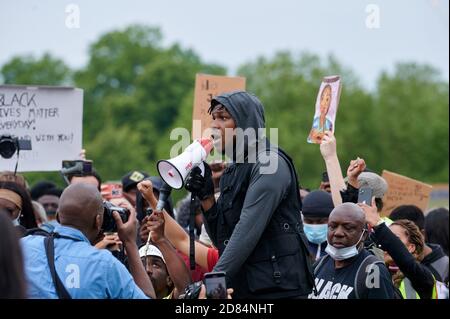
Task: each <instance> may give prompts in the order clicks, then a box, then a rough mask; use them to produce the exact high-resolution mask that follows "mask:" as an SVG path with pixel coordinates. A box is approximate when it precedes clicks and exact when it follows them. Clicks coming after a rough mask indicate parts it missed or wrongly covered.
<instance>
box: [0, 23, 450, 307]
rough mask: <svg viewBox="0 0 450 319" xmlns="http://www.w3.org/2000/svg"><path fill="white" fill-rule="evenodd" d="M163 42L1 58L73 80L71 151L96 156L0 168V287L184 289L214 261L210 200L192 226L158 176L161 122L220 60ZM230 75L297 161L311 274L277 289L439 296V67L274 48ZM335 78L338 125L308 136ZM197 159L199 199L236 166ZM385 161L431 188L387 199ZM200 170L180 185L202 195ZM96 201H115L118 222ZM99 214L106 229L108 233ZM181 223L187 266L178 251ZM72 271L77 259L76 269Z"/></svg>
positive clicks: (28, 78) (445, 239)
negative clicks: (76, 116) (205, 166)
mask: <svg viewBox="0 0 450 319" xmlns="http://www.w3.org/2000/svg"><path fill="white" fill-rule="evenodd" d="M163 43H164V41H163V36H162V33H161V31H160V30H159V29H157V28H152V27H147V26H143V25H132V26H129V27H127V28H125V29H121V30H116V31H111V32H108V33H105V34H103V35H102V36H101V37H100V38H99V39H97V40H96V41H94V42H93V43H92V44H91V46H90V49H89V61H88V63H87V65H86V66H85V67H83V68H80V69H71V68H69V67H68V66H67V65H66V64H65V62H64V61H63V60H61V59H58V58H57V57H54V56H52V55H51V54H44V55H42V56H16V57H14V58H12V59H11V60H10V61H8V62H6V63H5V64H4V65H3V66H1V68H0V76H1V79H2V82H3V84H14V85H21V84H23V85H31V84H32V85H52V86H64V85H68V86H73V87H77V88H81V89H83V91H84V101H83V105H84V107H83V121H82V124H83V125H82V127H83V131H82V132H83V134H82V137H83V143H82V145H83V148H84V150H83V151H82V150H81V149H80V154H79V157H78V158H70V159H69V158H68V160H86V159H88V160H92V163H93V171H92V172H90V173H83V172H78V173H74V174H68V175H67V176H66V177H67V181H68V182H69V185H67V184H66V183H65V181H64V180H63V179H62V178H61V175H60V173H59V172H52V173H49V172H25V173H17V174H15V173H14V172H11V171H10V170H9V169H8V170H7V169H4V168H1V167H0V228H1V229H0V237H1V240H0V268H1V269H2V271H1V272H0V298H105V299H109V298H112V299H114V298H147V297H150V298H157V299H167V298H174V299H176V298H180V297H181V298H183V297H184V298H188V297H189V296H186V295H188V293H187V290H186V288H188V291H192V290H195V288H193V287H195V285H193V284H194V283H196V282H199V281H201V280H203V275H204V274H205V273H207V272H211V271H213V270H214V267H215V266H216V264H220V266H221V267H222V263H221V261H220V259H221V257H222V256H223V254H225V253H226V248H225V247H222V248H221V247H217V246H216V245H215V244H214V243H215V239H216V237H215V236H209V235H208V233H209V231H208V230H210V228H209V227H208V225H207V224H206V222H205V220H204V217H203V214H204V212H205V210H204V206H202V205H203V204H204V203H203V199H204V198H206V197H204V198H200V200H199V198H197V199H196V200H195V203H194V205H195V218H194V219H195V220H194V221H193V222H191V221H190V204H191V200H190V198H191V197H190V193H189V192H188V191H187V190H184V189H183V190H180V191H173V192H172V194H171V195H170V197H169V198H168V200H167V201H166V202H165V204H164V209H163V210H157V209H156V205H157V202H158V198H159V196H160V195H161V191H162V188H163V181H162V180H161V178H160V177H159V175H158V172H157V170H156V163H157V161H158V160H160V159H167V158H169V151H170V148H171V147H172V145H173V143H174V142H173V141H169V134H170V132H171V130H172V129H173V128H175V127H184V128H188V129H190V128H191V126H192V103H193V100H194V84H195V77H196V74H200V73H202V74H213V75H226V74H227V70H226V68H225V67H223V66H221V65H216V64H208V63H205V62H204V61H202V59H201V58H200V57H199V55H197V54H196V52H195V51H193V50H191V49H185V48H183V47H182V46H181V45H179V44H177V43H175V44H172V45H165V44H163ZM237 74H238V75H239V76H242V77H244V78H245V79H246V91H247V92H251V93H253V94H254V95H255V96H256V97H257V98H258V99H259V100H260V101H261V103H262V104H263V105H264V112H265V114H264V116H265V120H266V123H265V125H266V127H267V128H269V127H273V128H278V145H279V146H280V147H281V148H282V149H283V150H284V151H285V152H286V153H287V154H288V155H289V156H290V157H291V158H292V163H293V164H294V165H293V167H294V168H295V170H296V172H297V177H298V183H299V185H298V188H297V192H298V194H299V197H301V201H299V203H301V204H300V207H299V208H300V209H298V211H297V212H296V213H298V214H296V215H295V218H297V219H298V221H299V223H300V225H301V224H302V225H303V226H302V227H301V228H302V230H301V233H302V234H304V235H305V236H304V238H306V240H307V242H306V246H307V249H308V250H307V252H305V255H307V258H308V261H307V264H308V265H309V266H308V267H306V266H305V267H304V269H303V268H302V269H301V270H298V272H299V273H302V274H301V275H299V277H300V278H304V277H302V276H303V275H304V274H307V275H308V274H310V275H311V276H312V282H311V283H310V284H308V285H309V286H308V285H306V284H305V287H306V286H308V287H309V288H304V289H305V290H304V291H307V293H306V294H303V295H302V294H300V293H299V295H295V294H293V295H289V294H286V295H285V296H287V297H303V298H310V299H316V298H318V299H336V298H342V299H440V298H442V299H448V285H449V278H448V272H449V259H448V245H449V229H448V225H449V222H448V219H449V211H448V115H449V114H448V110H449V108H448V94H449V91H448V83H447V82H446V81H445V80H443V78H442V76H441V75H440V73H439V72H438V71H437V70H436V69H434V68H433V67H431V66H429V65H426V64H418V63H399V64H397V65H396V66H395V68H394V69H393V70H391V71H389V72H388V71H381V72H380V75H379V78H378V81H377V84H376V86H375V87H374V88H373V90H367V89H365V88H364V87H362V86H361V85H360V84H359V80H358V77H357V76H356V75H355V74H354V73H353V72H352V69H351V67H349V66H345V65H342V64H341V63H340V62H339V61H338V60H337V59H336V58H335V57H333V56H329V57H327V58H325V59H323V58H320V57H319V56H317V55H314V54H311V53H301V54H297V53H292V52H288V51H284V52H277V53H276V54H274V55H273V56H270V57H266V56H261V57H259V58H257V59H255V60H254V61H251V62H248V63H246V64H243V65H242V66H241V67H240V68H239V69H238V71H237ZM332 74H339V75H340V77H341V79H342V82H343V87H342V94H341V96H340V105H339V109H338V112H337V116H336V121H335V133H334V134H333V132H327V133H326V134H325V136H324V137H323V139H322V141H321V143H320V145H315V144H308V143H306V140H307V137H308V134H309V129H310V128H311V120H312V118H313V116H314V108H313V105H315V101H316V98H317V91H318V88H319V84H320V82H321V80H322V78H323V77H324V76H326V75H332ZM218 101H219V100H218ZM225 108H226V109H227V106H226V105H225ZM214 110H215V109H214V105H213V107H212V111H214ZM228 111H229V110H228ZM230 114H231V112H230ZM1 134H6V133H5V130H2V131H1ZM209 164H210V170H212V172H210V173H211V176H210V177H208V176H205V178H207V177H208V178H210V182H211V183H213V184H211V185H213V186H211V187H212V188H210V189H208V191H209V193H208V194H206V195H212V194H213V195H215V198H216V199H217V198H219V196H221V194H220V193H221V188H220V187H219V180H220V178H221V176H222V174H223V172H224V171H226V170H227V168H228V167H230V166H231V165H232V163H231V162H230V161H224V162H220V163H218V162H214V163H213V162H210V163H209ZM19 165H20V163H19ZM291 169H293V168H291ZM383 170H385V171H388V173H383ZM19 171H20V167H19ZM324 172H327V174H324ZM389 172H395V173H396V174H400V175H401V176H406V177H409V178H411V179H413V180H414V181H413V183H414V182H417V183H419V182H418V181H420V183H419V184H429V185H433V186H434V187H433V189H431V192H427V193H423V194H422V193H420V194H413V195H412V196H411V197H407V196H405V198H407V199H408V198H410V199H411V201H410V202H404V203H402V204H401V205H398V204H397V205H395V207H393V208H392V209H390V211H386V207H388V206H386V205H388V204H392V197H389V190H390V186H391V185H390V184H389V179H388V178H389V176H390V175H389ZM386 174H387V175H386ZM190 176H191V177H192V174H191V175H190ZM192 178H194V177H192ZM208 182H209V181H206V186H205V184H202V185H200V186H199V187H198V188H195V187H193V188H191V189H190V190H193V189H196V192H197V193H196V195H197V194H203V195H204V194H205V189H207V187H208V186H207V184H208ZM292 183H293V182H292ZM294 184H295V183H294ZM294 184H290V185H294ZM392 185H393V184H392ZM414 185H416V184H414ZM276 186H277V185H276V184H275V185H273V187H275V188H276ZM250 187H251V186H250ZM280 187H281V186H280ZM295 187H297V186H295ZM362 187H367V188H370V189H371V190H372V192H373V193H372V195H373V197H374V200H373V201H372V199H371V201H370V202H366V205H364V204H358V203H357V202H358V194H359V190H360V189H361V188H362ZM391 187H392V188H391V189H393V187H394V186H391ZM405 187H406V186H405ZM211 190H213V192H212V193H211ZM250 190H251V188H249V191H250ZM222 191H223V189H222ZM442 192H443V193H444V195H443V196H442ZM225 196H226V195H225ZM198 197H200V196H198ZM418 197H421V200H423V198H426V206H425V207H417V202H416V199H417V198H418ZM103 200H106V201H109V202H111V203H112V204H113V205H115V206H117V207H122V208H124V212H125V213H124V214H126V215H127V218H126V219H125V221H126V222H122V219H121V217H120V215H119V214H116V213H112V211H108V210H107V209H105V208H104V204H103ZM389 207H391V206H389ZM149 208H151V209H152V210H153V213H152V212H151V211H149ZM383 208H384V210H383ZM107 215H108V216H107ZM108 218H109V221H110V222H111V223H112V224H115V227H110V229H105V227H106V226H105V223H104V220H107V219H108ZM241 218H242V217H241ZM237 223H239V221H238V222H237ZM285 225H286V224H285ZM192 227H194V228H195V231H194V235H195V240H196V243H195V247H196V249H195V262H196V267H195V269H190V263H189V247H190V243H189V235H190V234H189V229H190V228H191V229H192ZM210 227H211V226H210ZM52 232H56V233H57V234H58V235H51V234H52ZM212 233H213V234H214V230H212ZM211 237H212V238H211ZM148 242H149V243H150V245H147V243H148ZM327 242H328V244H327ZM333 242H334V246H333V245H331V244H332V243H333ZM255 244H256V243H255ZM225 246H226V244H225ZM224 249H225V252H224V251H223V250H224ZM49 251H53V253H54V255H55V256H54V257H56V258H55V259H54V260H55V262H54V264H53V266H52V265H51V263H49V260H50V259H51V257H48V252H49ZM296 253H297V252H286V254H287V255H289V254H294V255H295V254H296ZM50 256H51V255H50ZM295 256H297V255H295ZM282 257H285V256H282V254H280V255H279V256H278V255H277V256H276V258H280V259H282ZM286 258H287V257H286ZM296 262H297V261H296ZM267 263H268V264H270V262H269V261H267ZM274 264H276V263H274ZM363 266H364V267H363ZM368 266H374V267H377V271H375V273H376V276H377V277H376V279H375V281H374V282H376V284H374V286H370V285H368V284H367V282H368V281H367V280H368V279H367V278H368V276H371V274H372V273H371V272H370V271H369V272H367V271H365V269H366V267H368ZM223 267H226V265H225V266H223ZM246 267H247V266H246ZM264 267H265V266H264ZM274 267H276V266H274ZM219 268H220V267H219ZM281 268H282V269H281V271H277V270H275V271H274V278H268V279H267V278H266V279H264V280H267V281H270V282H271V281H272V280H274V282H277V280H279V279H278V278H277V276H278V275H279V276H281V282H282V283H283V276H285V273H289V275H293V276H294V277H295V276H296V269H284V268H283V267H281ZM80 269H83V270H86V271H85V272H83V273H82V274H81V276H80V273H79V271H80ZM361 269H362V270H361ZM239 271H241V270H239ZM242 271H243V270H242ZM246 271H247V272H248V273H249V274H250V273H251V270H246ZM55 273H56V276H55ZM280 273H281V274H280ZM58 277H59V278H60V279H58ZM369 279H370V278H369ZM248 280H249V281H250V277H249V279H248ZM231 282H233V281H231ZM227 283H230V281H229V280H227ZM302 284H303V283H300V284H299V286H301V285H302ZM249 286H251V285H249ZM302 287H303V286H302ZM227 288H232V289H236V288H237V291H234V292H233V291H228V295H229V296H231V298H233V295H236V294H237V296H238V298H239V296H240V294H241V288H240V287H230V286H228V287H227ZM286 289H287V290H289V289H291V288H286ZM295 289H298V291H300V289H299V288H295ZM295 289H294V288H292V290H295ZM199 290H201V291H200V295H198V294H197V295H195V298H202V297H204V294H205V291H204V287H201V289H200V287H199ZM250 290H251V287H250ZM269 292H270V291H269ZM246 293H247V292H246ZM264 293H267V291H265V292H264ZM67 294H68V295H67ZM259 294H260V292H256V293H255V295H254V296H253V297H255V298H257V297H258V296H259ZM242 295H244V294H242ZM265 296H267V295H265ZM269 296H271V295H270V294H269ZM273 296H276V297H277V298H278V297H280V298H282V297H283V295H282V294H280V295H276V294H274V295H273ZM245 297H246V298H248V297H250V298H251V297H252V295H251V294H250V295H245Z"/></svg>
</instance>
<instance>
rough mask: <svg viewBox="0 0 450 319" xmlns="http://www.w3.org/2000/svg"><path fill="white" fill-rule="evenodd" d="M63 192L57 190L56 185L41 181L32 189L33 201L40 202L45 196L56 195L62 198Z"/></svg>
mask: <svg viewBox="0 0 450 319" xmlns="http://www.w3.org/2000/svg"><path fill="white" fill-rule="evenodd" d="M61 193H62V190H61V189H59V188H57V186H56V184H55V183H53V182H50V181H40V182H37V183H36V184H34V185H33V187H32V188H31V192H30V194H31V199H32V200H38V199H39V198H40V197H42V196H44V195H55V196H57V197H61Z"/></svg>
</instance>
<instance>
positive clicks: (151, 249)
mask: <svg viewBox="0 0 450 319" xmlns="http://www.w3.org/2000/svg"><path fill="white" fill-rule="evenodd" d="M146 255H147V256H156V257H159V258H161V259H162V261H163V262H164V263H166V261H165V260H164V257H163V254H162V253H161V251H160V250H159V249H158V248H157V247H156V246H153V245H148V249H147V245H144V246H142V247H141V248H139V257H140V258H142V257H145V256H146Z"/></svg>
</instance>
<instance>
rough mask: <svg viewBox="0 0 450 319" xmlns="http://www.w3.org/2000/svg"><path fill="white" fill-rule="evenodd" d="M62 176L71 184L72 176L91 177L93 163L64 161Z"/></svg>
mask: <svg viewBox="0 0 450 319" xmlns="http://www.w3.org/2000/svg"><path fill="white" fill-rule="evenodd" d="M61 175H62V177H63V178H64V180H65V181H66V183H67V185H69V184H70V180H69V179H70V178H69V177H70V176H89V175H92V161H86V160H74V161H67V160H65V161H62V168H61Z"/></svg>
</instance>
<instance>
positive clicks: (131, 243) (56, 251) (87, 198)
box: [21, 183, 155, 299]
mask: <svg viewBox="0 0 450 319" xmlns="http://www.w3.org/2000/svg"><path fill="white" fill-rule="evenodd" d="M104 211H105V209H104V207H103V201H102V198H101V196H100V193H99V192H98V190H97V189H96V188H95V186H93V185H87V184H84V183H77V184H74V185H70V186H68V187H67V188H66V189H65V190H64V192H63V193H62V195H61V198H60V202H59V208H58V221H59V222H60V224H61V225H60V226H58V227H56V228H55V233H56V234H54V235H53V236H50V237H46V236H41V235H40V234H34V235H29V236H27V237H25V238H23V239H22V240H21V244H22V250H23V252H24V264H25V273H26V276H27V282H28V296H29V297H31V298H58V297H59V298H65V299H70V298H76V299H79V298H83V299H86V298H99V299H116V298H128V299H130V298H146V296H148V297H151V298H155V291H154V289H153V286H152V283H151V281H150V279H149V278H148V276H147V274H146V273H145V269H144V267H143V265H142V262H141V260H140V258H139V253H138V249H137V246H136V242H135V239H136V235H137V234H136V223H137V221H136V214H135V213H134V212H133V211H132V212H131V214H130V216H129V219H128V221H127V222H126V223H123V222H122V220H121V218H120V217H119V215H118V213H117V212H114V213H113V217H114V220H115V223H116V225H117V232H118V235H119V237H120V239H121V241H122V243H123V245H124V247H125V250H126V252H127V256H128V264H129V269H130V272H131V275H132V276H131V275H130V273H129V272H128V271H127V269H126V268H125V266H124V265H123V264H121V263H120V262H119V261H118V260H117V259H116V258H114V257H113V256H112V254H111V253H110V252H108V251H106V250H104V249H101V250H99V249H96V248H94V247H93V246H92V243H93V242H94V240H95V239H96V238H97V236H98V234H99V232H100V230H101V227H102V224H103V218H104V216H103V215H104ZM52 242H53V243H54V248H53V249H51V248H52V245H51V243H52ZM44 243H46V245H44ZM46 248H48V249H46ZM52 253H53V255H54V256H52ZM52 265H53V267H52ZM52 270H54V271H52ZM133 279H134V280H133ZM56 287H57V288H56Z"/></svg>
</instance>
